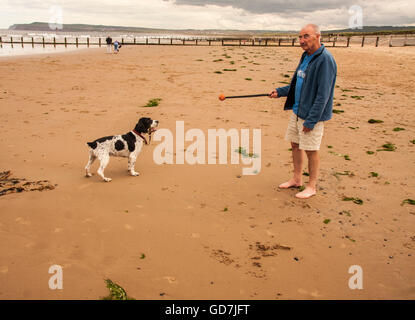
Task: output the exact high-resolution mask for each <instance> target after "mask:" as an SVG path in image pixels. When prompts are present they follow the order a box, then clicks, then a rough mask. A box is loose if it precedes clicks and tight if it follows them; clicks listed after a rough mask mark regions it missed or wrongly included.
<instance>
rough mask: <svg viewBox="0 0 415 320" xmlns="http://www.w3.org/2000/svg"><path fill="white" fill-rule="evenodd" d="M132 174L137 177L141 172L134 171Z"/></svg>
mask: <svg viewBox="0 0 415 320" xmlns="http://www.w3.org/2000/svg"><path fill="white" fill-rule="evenodd" d="M131 175H132V176H134V177H136V176H139V175H140V172H136V171H133V172H131Z"/></svg>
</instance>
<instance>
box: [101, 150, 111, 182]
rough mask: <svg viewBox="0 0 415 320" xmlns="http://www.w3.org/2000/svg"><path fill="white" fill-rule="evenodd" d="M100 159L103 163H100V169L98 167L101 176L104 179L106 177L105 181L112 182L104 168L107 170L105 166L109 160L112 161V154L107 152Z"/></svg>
mask: <svg viewBox="0 0 415 320" xmlns="http://www.w3.org/2000/svg"><path fill="white" fill-rule="evenodd" d="M100 160H101V164H100V166H99V169H98V174H99V175H100V176H101V178H102V179H104V181H105V182H110V181H111V178H106V177H105V176H104V170H105V167H106V166H107V164H108V162H109V161H110V156H109V155H108V154H106V155H104V156H102V158H101V159H100Z"/></svg>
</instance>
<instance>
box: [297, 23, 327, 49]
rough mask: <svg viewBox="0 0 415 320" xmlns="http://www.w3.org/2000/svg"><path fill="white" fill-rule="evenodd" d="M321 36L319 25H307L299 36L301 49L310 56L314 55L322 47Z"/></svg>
mask: <svg viewBox="0 0 415 320" xmlns="http://www.w3.org/2000/svg"><path fill="white" fill-rule="evenodd" d="M320 35H321V33H320V28H319V27H318V26H317V25H315V24H307V25H306V26H304V27H303V28H302V29H301V31H300V35H299V36H298V38H299V40H300V46H301V48H302V49H303V50H304V51H306V52H307V53H308V54H309V55H310V54H313V53H314V52H315V51H316V50H317V49H318V48H320V46H321V43H320Z"/></svg>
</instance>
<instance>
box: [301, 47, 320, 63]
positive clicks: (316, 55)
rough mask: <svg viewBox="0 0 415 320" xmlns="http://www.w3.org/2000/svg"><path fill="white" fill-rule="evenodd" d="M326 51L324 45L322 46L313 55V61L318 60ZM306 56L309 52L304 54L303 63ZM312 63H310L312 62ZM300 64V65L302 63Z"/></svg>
mask: <svg viewBox="0 0 415 320" xmlns="http://www.w3.org/2000/svg"><path fill="white" fill-rule="evenodd" d="M324 49H325V46H324V44H321V47H320V48H318V49H317V50H316V52H314V53H313V58H312V59H311V61H313V60H314V59H315V58H317V57H318V56H319V55H320V54H322V53H323V51H324ZM306 54H307V52H303V55H302V56H301V62H302V61H303V60H304V58H305V56H306ZM311 61H310V62H311ZM301 62H300V63H301Z"/></svg>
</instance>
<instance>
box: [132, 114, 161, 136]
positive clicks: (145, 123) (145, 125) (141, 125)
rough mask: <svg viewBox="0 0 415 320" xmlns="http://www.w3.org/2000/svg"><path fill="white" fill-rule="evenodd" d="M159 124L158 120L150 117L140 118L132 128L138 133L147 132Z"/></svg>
mask: <svg viewBox="0 0 415 320" xmlns="http://www.w3.org/2000/svg"><path fill="white" fill-rule="evenodd" d="M158 125H159V122H158V120H153V119H151V118H140V120H138V122H137V124H136V125H135V128H134V130H135V131H137V132H138V133H148V134H151V133H152V132H154V131H156V127H157V126H158Z"/></svg>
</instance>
